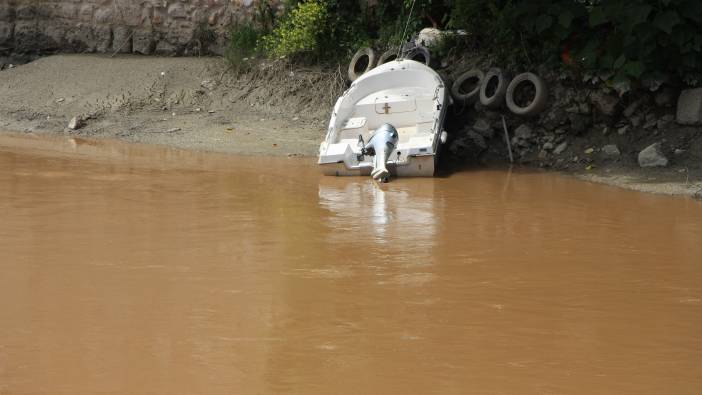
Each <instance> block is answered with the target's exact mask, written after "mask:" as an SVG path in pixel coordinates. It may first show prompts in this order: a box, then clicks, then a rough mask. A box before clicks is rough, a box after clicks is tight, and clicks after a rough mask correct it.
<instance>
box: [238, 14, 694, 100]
mask: <svg viewBox="0 0 702 395" xmlns="http://www.w3.org/2000/svg"><path fill="white" fill-rule="evenodd" d="M377 3H378V4H376V5H374V6H372V7H369V6H366V5H364V4H366V2H363V1H357V0H302V1H297V0H288V1H287V2H286V4H285V11H284V12H283V13H282V14H281V15H277V16H275V15H274V13H273V12H272V11H270V10H271V8H270V7H269V6H267V2H266V1H265V0H264V1H261V2H259V12H258V13H257V15H258V16H257V18H256V20H255V22H254V23H252V24H250V25H242V26H237V27H235V28H233V30H232V34H231V35H230V44H231V45H230V51H229V56H228V58H229V59H230V60H235V59H237V58H238V59H241V58H245V57H249V56H252V55H254V54H259V55H261V56H267V57H280V56H286V57H291V58H296V59H302V60H307V61H313V62H318V61H324V60H332V61H338V60H341V59H348V58H349V57H350V56H351V55H352V54H353V52H354V51H355V50H356V49H358V48H359V47H360V46H362V45H374V46H376V47H378V49H385V48H387V47H389V46H390V45H398V44H399V41H400V38H401V35H402V31H403V29H404V28H405V24H408V26H409V28H408V31H409V32H410V33H414V32H417V31H419V30H420V29H421V28H423V27H431V26H435V27H438V28H442V29H461V30H465V31H466V33H467V36H464V37H467V38H463V39H460V40H457V39H456V38H455V37H454V38H453V39H450V40H447V41H446V42H444V43H442V44H441V45H439V46H438V47H437V48H436V49H437V52H438V54H439V55H443V56H448V55H459V54H460V53H461V52H472V51H477V52H479V53H481V54H483V55H486V56H489V57H490V58H492V59H494V61H495V62H496V63H498V64H500V65H502V66H503V67H507V68H510V67H511V68H518V69H522V70H523V69H525V68H530V67H534V66H536V65H540V64H546V65H548V66H550V67H551V68H552V69H566V70H569V71H570V72H572V73H574V74H575V75H580V76H582V77H583V78H584V79H586V80H591V81H604V82H605V83H607V84H609V85H611V86H612V87H614V88H617V89H619V90H620V91H626V90H627V89H629V88H630V87H631V86H646V87H656V86H657V85H660V84H661V83H674V84H680V83H685V84H687V85H699V84H700V83H702V1H700V0H416V2H415V4H414V7H412V0H384V1H378V2H377ZM410 9H413V12H412V14H411V15H410ZM261 10H264V11H266V10H268V14H265V12H262V11H261ZM265 15H267V17H266V16H265ZM233 63H235V62H234V61H233Z"/></svg>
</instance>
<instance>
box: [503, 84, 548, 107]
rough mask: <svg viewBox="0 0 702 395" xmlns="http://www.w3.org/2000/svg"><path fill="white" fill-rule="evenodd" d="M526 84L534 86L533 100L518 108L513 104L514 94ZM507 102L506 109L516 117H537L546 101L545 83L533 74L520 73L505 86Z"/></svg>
mask: <svg viewBox="0 0 702 395" xmlns="http://www.w3.org/2000/svg"><path fill="white" fill-rule="evenodd" d="M524 82H528V83H531V84H532V85H534V90H535V92H536V93H535V94H534V100H532V101H531V103H529V105H527V106H526V107H520V106H518V105H517V104H516V103H515V102H514V93H515V90H516V89H517V87H518V86H519V85H520V84H522V83H524ZM505 98H506V102H507V108H508V109H509V110H510V111H512V112H513V113H514V114H516V115H521V116H524V117H531V116H534V115H537V114H538V113H540V112H541V111H543V110H544V108H546V101H547V100H548V90H547V88H546V83H544V81H543V80H542V79H541V78H540V77H539V76H538V75H536V74H534V73H522V74H519V75H517V76H516V77H514V79H513V80H512V82H510V83H509V86H507V94H506V96H505Z"/></svg>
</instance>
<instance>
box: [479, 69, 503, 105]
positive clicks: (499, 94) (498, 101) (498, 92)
mask: <svg viewBox="0 0 702 395" xmlns="http://www.w3.org/2000/svg"><path fill="white" fill-rule="evenodd" d="M493 78H497V88H495V92H494V93H493V94H492V96H490V97H488V93H487V87H488V84H489V83H490V80H491V79H493ZM508 85H509V77H508V75H507V73H505V72H503V71H502V70H500V69H497V68H495V69H490V70H489V71H488V72H487V73H485V77H484V78H483V83H482V84H481V85H480V104H482V105H483V106H485V107H487V108H498V107H500V106H501V105H502V103H504V101H505V95H506V94H507V86H508Z"/></svg>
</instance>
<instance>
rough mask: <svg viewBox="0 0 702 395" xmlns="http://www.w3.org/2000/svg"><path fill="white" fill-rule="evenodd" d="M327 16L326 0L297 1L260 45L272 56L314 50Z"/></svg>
mask: <svg viewBox="0 0 702 395" xmlns="http://www.w3.org/2000/svg"><path fill="white" fill-rule="evenodd" d="M328 17H329V14H328V12H327V4H326V1H324V0H317V1H315V0H307V1H303V2H301V3H298V4H297V5H296V6H295V7H294V8H293V9H292V10H291V11H290V12H289V13H287V14H286V15H285V16H284V18H283V19H282V20H280V22H279V24H278V25H277V26H276V27H275V28H274V29H273V31H272V32H271V33H270V34H267V35H265V36H263V37H262V38H261V41H260V47H261V48H262V49H263V51H264V52H266V53H267V54H269V55H272V56H289V55H295V54H300V53H305V52H314V51H315V50H316V48H317V47H318V46H317V43H318V42H319V40H320V38H321V35H322V34H323V33H324V31H325V27H326V25H327V21H328Z"/></svg>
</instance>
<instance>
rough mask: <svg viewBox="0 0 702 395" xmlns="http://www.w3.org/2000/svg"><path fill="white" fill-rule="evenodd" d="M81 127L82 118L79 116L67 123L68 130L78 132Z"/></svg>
mask: <svg viewBox="0 0 702 395" xmlns="http://www.w3.org/2000/svg"><path fill="white" fill-rule="evenodd" d="M82 127H83V117H81V116H80V115H76V116H75V117H73V118H71V120H70V121H69V122H68V128H69V129H71V130H78V129H80V128H82Z"/></svg>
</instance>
